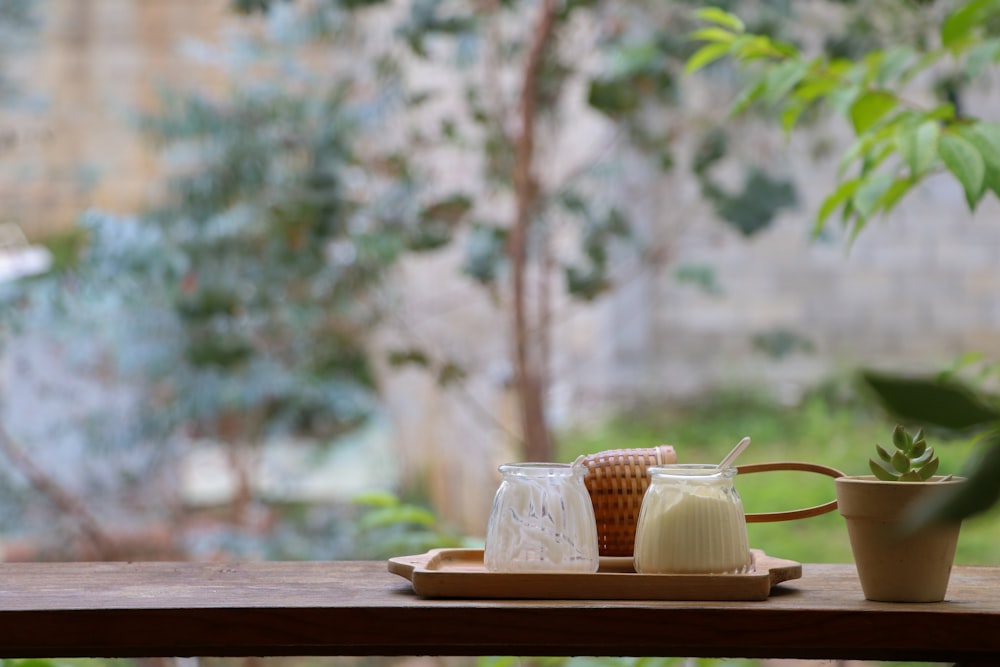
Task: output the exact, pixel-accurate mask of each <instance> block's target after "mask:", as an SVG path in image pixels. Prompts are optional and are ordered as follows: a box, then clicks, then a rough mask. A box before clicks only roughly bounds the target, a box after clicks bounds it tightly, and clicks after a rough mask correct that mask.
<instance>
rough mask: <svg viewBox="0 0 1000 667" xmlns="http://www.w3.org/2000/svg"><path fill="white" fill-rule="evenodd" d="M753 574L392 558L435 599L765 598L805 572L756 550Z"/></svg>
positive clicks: (456, 552) (447, 552) (618, 562)
mask: <svg viewBox="0 0 1000 667" xmlns="http://www.w3.org/2000/svg"><path fill="white" fill-rule="evenodd" d="M751 552H752V553H753V556H754V562H755V571H754V572H751V573H749V574H637V573H636V572H635V570H634V569H633V567H632V559H631V558H627V557H626V558H601V566H600V569H599V570H598V571H597V572H596V573H577V572H525V573H521V572H518V573H506V572H488V571H487V570H486V566H485V565H483V550H482V549H433V550H431V551H428V552H427V553H425V554H420V555H418V556H398V557H396V558H390V559H389V572H391V573H393V574H398V575H399V576H401V577H404V578H406V579H409V580H410V583H411V584H412V585H413V592H414V593H416V594H417V595H421V596H423V597H433V598H443V597H447V598H509V599H513V598H520V599H532V598H533V599H552V600H766V599H767V597H768V596H769V595H770V592H771V587H772V586H775V585H777V584H780V583H781V582H783V581H788V580H790V579H798V578H799V577H801V576H802V565H800V564H799V563H796V562H795V561H791V560H784V559H781V558H773V557H771V556H768V555H767V554H765V553H764V552H763V551H760V550H758V549H751Z"/></svg>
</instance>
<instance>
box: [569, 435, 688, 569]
mask: <svg viewBox="0 0 1000 667" xmlns="http://www.w3.org/2000/svg"><path fill="white" fill-rule="evenodd" d="M676 462H677V454H676V452H675V451H674V448H673V447H671V446H670V445H660V446H659V447H649V448H645V449H612V450H608V451H604V452H597V453H596V454H590V455H588V456H585V457H583V459H582V463H583V464H584V465H585V466H587V469H588V474H587V476H586V477H585V478H584V483H585V484H586V485H587V491H589V492H590V500H591V502H593V504H594V516H595V517H596V519H597V541H598V546H599V547H600V554H601V555H602V556H631V555H632V548H633V546H634V543H635V526H636V524H637V523H638V521H639V508H640V507H642V497H643V495H644V494H645V493H646V488H647V487H648V486H649V474H648V473H647V472H646V469H647V468H648V467H649V466H653V465H666V464H670V463H676Z"/></svg>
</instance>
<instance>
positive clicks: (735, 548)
mask: <svg viewBox="0 0 1000 667" xmlns="http://www.w3.org/2000/svg"><path fill="white" fill-rule="evenodd" d="M649 475H650V485H649V488H648V489H647V490H646V494H645V495H644V496H643V500H642V508H641V509H640V510H639V519H638V524H637V526H636V535H635V551H634V556H633V559H634V564H635V570H636V572H639V573H642V574H694V573H713V574H715V573H718V574H723V573H725V574H738V573H744V572H749V571H751V570H752V569H753V561H752V559H751V556H750V546H749V540H748V539H747V527H746V518H745V515H744V513H743V503H742V501H741V500H740V496H739V494H738V493H737V492H736V489H735V487H734V486H733V477H734V476H735V475H736V469H735V468H722V469H720V468H718V467H716V466H712V465H670V466H653V467H650V468H649Z"/></svg>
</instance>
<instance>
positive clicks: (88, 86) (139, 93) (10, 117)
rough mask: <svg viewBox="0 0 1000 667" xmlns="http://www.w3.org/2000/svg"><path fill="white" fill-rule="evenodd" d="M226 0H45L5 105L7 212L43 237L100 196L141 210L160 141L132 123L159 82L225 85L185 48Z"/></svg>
mask: <svg viewBox="0 0 1000 667" xmlns="http://www.w3.org/2000/svg"><path fill="white" fill-rule="evenodd" d="M227 9H228V3H227V2H226V0H205V1H202V0H145V1H142V2H140V1H138V0H44V1H43V2H41V3H40V7H39V11H38V14H39V16H40V17H41V19H42V29H41V33H40V34H39V35H38V37H37V41H36V44H35V45H34V48H29V49H26V50H25V51H24V52H23V53H22V54H21V55H20V57H18V58H15V59H14V60H13V61H12V62H10V63H9V68H10V73H11V76H12V77H13V78H15V79H17V80H19V81H20V82H21V84H22V87H23V88H24V89H25V90H26V92H27V93H28V99H27V100H26V101H25V102H24V104H22V105H21V107H20V108H16V109H10V110H6V111H5V112H3V113H2V115H0V128H2V129H3V131H4V133H5V134H6V135H7V136H9V137H12V140H11V141H10V142H8V144H5V146H4V147H3V148H0V151H2V152H0V222H15V223H17V224H19V225H20V226H21V227H22V228H23V229H24V230H25V233H26V234H27V235H28V237H29V238H31V239H33V240H35V239H39V238H42V237H45V236H47V235H50V234H52V233H58V232H61V231H65V230H67V229H69V228H70V227H71V226H72V225H73V224H74V222H75V220H76V218H77V216H78V215H79V213H80V212H81V211H82V210H84V209H86V208H89V207H97V208H101V209H103V210H107V211H112V212H116V213H130V212H133V211H135V210H136V209H137V208H138V207H139V206H140V205H141V204H142V203H143V202H144V201H146V200H147V199H148V198H149V197H150V196H155V194H156V193H155V183H156V178H155V177H156V174H157V164H156V158H155V152H154V150H153V149H152V148H151V147H150V146H148V145H147V144H146V143H145V142H144V141H143V140H142V139H141V138H140V137H139V136H138V135H137V134H136V132H135V131H134V126H133V121H134V117H135V114H136V113H137V112H141V111H147V112H148V111H151V110H153V109H154V108H155V105H156V102H157V88H158V87H159V86H161V85H177V84H181V83H183V84H185V85H191V86H198V85H204V86H212V85H217V83H218V82H217V81H216V80H215V77H214V75H213V74H212V72H211V70H209V69H208V68H205V67H199V66H198V65H197V64H196V63H194V62H193V61H192V60H191V59H190V58H188V57H186V56H185V55H184V54H183V52H182V47H183V45H184V44H185V43H186V42H189V41H191V40H197V39H203V40H209V39H214V38H215V37H217V35H218V32H217V31H218V30H219V29H220V27H221V25H222V23H223V20H224V17H225V16H226V12H227Z"/></svg>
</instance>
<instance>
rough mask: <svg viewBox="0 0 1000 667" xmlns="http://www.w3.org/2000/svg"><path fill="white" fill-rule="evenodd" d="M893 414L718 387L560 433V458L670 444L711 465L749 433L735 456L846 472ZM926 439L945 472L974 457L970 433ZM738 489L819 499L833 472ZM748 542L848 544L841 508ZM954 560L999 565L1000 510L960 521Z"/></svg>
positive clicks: (863, 461)
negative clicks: (696, 398)
mask: <svg viewBox="0 0 1000 667" xmlns="http://www.w3.org/2000/svg"><path fill="white" fill-rule="evenodd" d="M893 425H894V422H892V421H891V420H890V419H889V418H887V417H885V416H884V415H882V414H881V413H879V412H877V411H876V410H874V409H872V408H871V407H870V406H866V405H864V404H863V403H861V402H859V401H858V400H856V399H854V398H851V397H850V396H847V397H845V396H843V395H837V394H835V393H832V392H830V391H824V392H817V393H816V394H815V395H813V396H811V397H809V398H808V399H806V400H805V401H804V402H803V403H802V404H801V405H798V406H795V407H786V406H781V405H777V404H775V403H773V402H769V401H767V400H765V399H762V398H760V397H757V396H753V395H747V394H724V395H720V396H717V397H714V398H712V399H709V400H706V401H702V402H699V403H698V404H696V405H691V406H687V407H681V408H674V409H671V410H664V409H661V410H655V411H654V410H650V409H648V408H647V409H643V410H636V411H634V412H633V413H630V414H627V415H621V416H619V417H617V418H615V419H613V420H611V421H609V422H608V423H606V424H604V425H602V426H601V427H599V428H596V429H588V430H585V431H578V432H572V433H566V434H563V435H562V437H561V438H560V439H559V448H560V459H559V460H564V461H568V460H573V459H574V458H575V457H576V456H577V455H579V454H585V453H591V452H597V451H601V450H604V449H617V448H620V447H651V446H654V445H658V444H670V445H673V446H674V447H675V448H676V450H677V457H678V462H680V463H717V462H718V461H719V460H721V459H722V457H723V456H725V454H726V453H727V452H728V451H729V450H730V449H732V447H733V446H734V445H735V444H736V442H737V441H738V440H739V439H740V438H741V437H742V436H744V435H748V436H750V437H751V438H752V439H753V442H752V444H751V446H750V448H749V449H747V450H746V452H744V454H743V456H742V457H741V458H740V460H739V463H762V462H770V461H809V462H812V463H821V464H824V465H828V466H831V467H833V468H836V469H838V470H840V471H842V472H844V473H846V474H851V475H858V474H868V459H869V458H870V457H871V456H872V455H873V453H874V445H875V443H876V442H879V443H882V444H884V445H885V444H889V443H890V442H891V433H892V427H893ZM928 442H929V443H930V444H931V445H933V446H934V448H935V450H936V451H937V452H938V455H939V456H940V458H941V468H940V469H941V471H942V472H944V473H959V472H961V471H962V470H963V467H964V465H965V464H966V462H967V461H969V460H970V459H971V458H974V457H975V455H976V448H975V444H974V443H973V442H971V441H968V440H963V441H943V440H941V439H939V438H937V437H935V436H934V435H933V434H930V435H929V436H928ZM736 488H737V490H738V491H739V493H740V496H741V497H742V499H743V505H744V508H745V510H746V511H747V512H748V513H749V512H772V511H779V510H790V509H796V508H800V507H807V506H812V505H818V504H820V503H824V502H826V501H828V500H832V499H833V498H834V485H833V480H832V479H831V478H830V477H826V476H823V475H817V474H812V473H801V472H769V473H757V474H753V475H746V476H743V475H741V476H739V477H737V479H736ZM748 531H749V534H750V543H751V546H753V547H754V548H758V549H763V550H764V551H765V552H767V553H768V554H771V555H773V556H779V557H781V558H790V559H792V560H797V561H800V562H811V563H849V562H851V549H850V545H849V543H848V538H847V529H846V527H845V524H844V520H843V518H842V517H840V515H839V514H837V512H835V511H834V512H831V513H828V514H824V515H821V516H818V517H813V518H810V519H800V520H795V521H786V522H780V523H767V524H749V525H748ZM955 562H956V563H958V564H968V565H973V564H979V565H985V564H993V565H995V564H998V563H1000V508H994V509H993V510H991V511H990V512H987V513H986V514H983V515H980V516H976V517H973V518H970V519H968V520H966V521H965V523H964V524H963V527H962V535H961V538H960V539H959V545H958V552H957V554H956V557H955Z"/></svg>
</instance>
